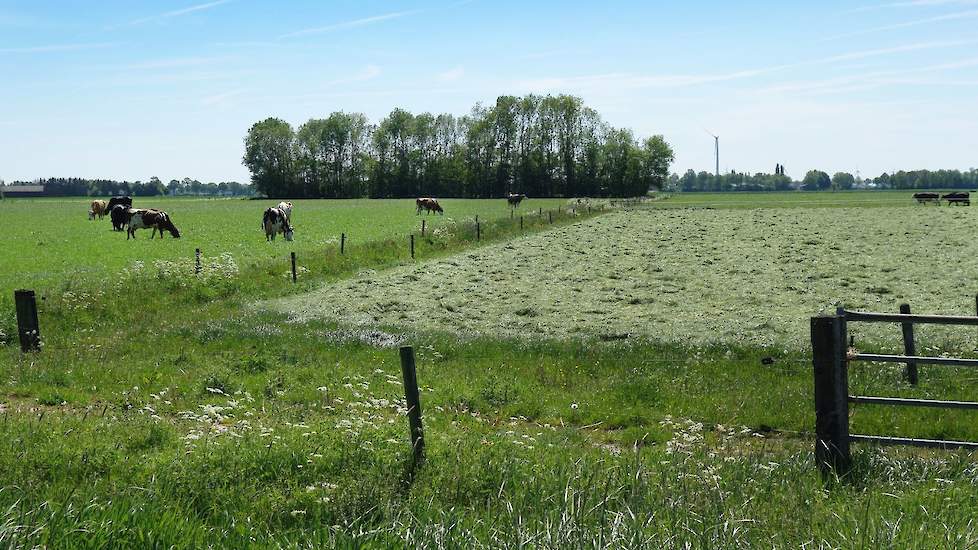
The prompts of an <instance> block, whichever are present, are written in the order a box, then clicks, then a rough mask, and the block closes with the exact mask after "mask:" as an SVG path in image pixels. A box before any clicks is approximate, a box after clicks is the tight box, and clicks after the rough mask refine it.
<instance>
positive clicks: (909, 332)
mask: <svg viewBox="0 0 978 550" xmlns="http://www.w3.org/2000/svg"><path fill="white" fill-rule="evenodd" d="M900 313H902V314H904V315H910V304H900ZM900 327H901V328H902V329H903V354H904V355H909V356H911V357H912V356H914V355H917V346H916V344H914V338H913V323H900ZM903 374H904V376H905V377H906V379H907V382H910V384H911V385H913V386H916V385H917V362H916V361H907V367H906V369H905V370H904V371H903Z"/></svg>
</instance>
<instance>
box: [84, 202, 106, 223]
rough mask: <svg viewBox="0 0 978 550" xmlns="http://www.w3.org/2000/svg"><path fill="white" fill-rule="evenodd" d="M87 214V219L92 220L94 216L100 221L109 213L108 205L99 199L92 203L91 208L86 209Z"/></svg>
mask: <svg viewBox="0 0 978 550" xmlns="http://www.w3.org/2000/svg"><path fill="white" fill-rule="evenodd" d="M88 212H89V216H88V219H90V220H94V219H95V216H98V219H100V220H101V219H102V217H103V216H105V215H106V214H108V213H109V206H108V203H107V202H105V201H103V200H101V199H96V200H94V201H92V206H91V207H90V208H89V209H88Z"/></svg>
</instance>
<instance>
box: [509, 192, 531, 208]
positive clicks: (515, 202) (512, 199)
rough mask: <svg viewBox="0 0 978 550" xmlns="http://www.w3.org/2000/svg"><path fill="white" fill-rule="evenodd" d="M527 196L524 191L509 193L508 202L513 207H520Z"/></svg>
mask: <svg viewBox="0 0 978 550" xmlns="http://www.w3.org/2000/svg"><path fill="white" fill-rule="evenodd" d="M525 198H526V195H524V194H523V193H507V194H506V202H508V203H509V206H510V207H512V208H516V207H518V206H519V205H520V203H521V202H523V199H525Z"/></svg>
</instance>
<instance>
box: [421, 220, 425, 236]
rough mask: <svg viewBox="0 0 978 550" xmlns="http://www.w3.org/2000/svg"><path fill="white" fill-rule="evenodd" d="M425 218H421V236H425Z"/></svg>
mask: <svg viewBox="0 0 978 550" xmlns="http://www.w3.org/2000/svg"><path fill="white" fill-rule="evenodd" d="M424 221H425V220H424V218H421V236H422V237H424Z"/></svg>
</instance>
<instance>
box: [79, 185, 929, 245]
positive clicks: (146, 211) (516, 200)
mask: <svg viewBox="0 0 978 550" xmlns="http://www.w3.org/2000/svg"><path fill="white" fill-rule="evenodd" d="M915 196H916V195H915ZM525 198H526V195H524V194H522V193H508V194H507V195H506V201H507V202H508V203H509V205H510V207H512V208H516V207H518V206H519V205H520V203H521V202H523V199H525ZM415 204H416V205H417V213H418V214H420V213H421V212H422V211H424V212H425V213H432V212H434V213H436V214H444V213H445V210H444V209H443V208H442V207H441V205H440V204H438V199H433V198H430V197H422V198H419V199H417V200H415ZM105 216H109V219H111V220H112V229H113V230H114V231H125V232H126V240H127V241H128V240H129V239H130V238H132V239H135V238H136V230H137V229H152V230H153V233H152V235H151V236H150V238H151V239H155V238H156V232H157V231H159V233H160V239H162V238H163V231H169V232H170V235H172V236H173V238H175V239H179V238H180V231H179V230H177V227H176V226H175V225H173V220H171V219H170V215H169V214H167V213H166V212H164V211H162V210H156V209H153V208H133V207H132V197H112V198H111V199H109V200H108V201H104V200H101V199H98V200H93V201H92V205H91V208H89V210H88V219H89V220H94V219H95V218H98V219H102V218H103V217H105ZM261 225H262V229H264V230H265V240H266V241H274V240H275V236H276V235H278V234H279V233H281V234H282V236H283V237H285V240H286V241H289V242H291V241H292V240H293V238H294V236H295V231H294V229H293V227H292V203H291V202H286V201H283V202H280V203H278V204H277V205H275V206H274V207H272V208H267V209H265V213H264V214H263V215H262V221H261Z"/></svg>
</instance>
